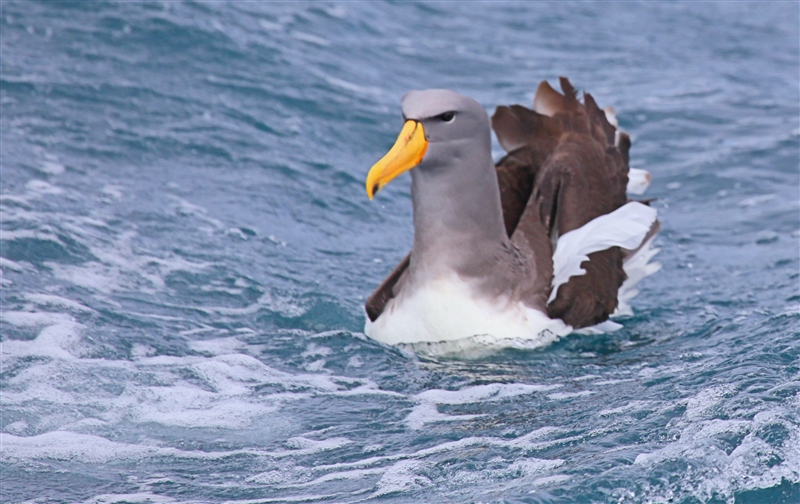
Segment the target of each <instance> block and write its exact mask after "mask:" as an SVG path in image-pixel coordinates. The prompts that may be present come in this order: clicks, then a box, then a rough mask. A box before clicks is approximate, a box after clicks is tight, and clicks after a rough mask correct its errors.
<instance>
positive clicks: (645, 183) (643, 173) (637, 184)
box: [625, 168, 653, 195]
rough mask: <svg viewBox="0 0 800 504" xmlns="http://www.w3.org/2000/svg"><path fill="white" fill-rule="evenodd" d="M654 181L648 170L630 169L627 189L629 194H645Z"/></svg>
mask: <svg viewBox="0 0 800 504" xmlns="http://www.w3.org/2000/svg"><path fill="white" fill-rule="evenodd" d="M651 180H653V177H652V175H650V173H649V172H648V171H647V170H640V169H639V168H630V169H629V170H628V187H627V188H626V189H625V190H626V191H627V192H628V193H629V194H636V195H639V194H644V192H645V191H646V190H647V188H648V187H649V186H650V181H651Z"/></svg>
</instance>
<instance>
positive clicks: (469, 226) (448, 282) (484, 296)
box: [364, 77, 659, 348]
mask: <svg viewBox="0 0 800 504" xmlns="http://www.w3.org/2000/svg"><path fill="white" fill-rule="evenodd" d="M560 83H561V88H562V92H563V94H562V93H559V92H558V91H556V90H555V89H553V88H552V87H551V86H550V85H549V84H548V83H547V81H543V82H542V83H541V84H540V85H539V87H538V89H537V90H536V93H535V96H534V100H533V109H532V110H531V109H529V108H526V107H523V106H521V105H511V106H500V107H498V108H497V109H496V111H495V113H494V115H493V116H492V118H491V121H490V119H489V116H488V114H487V112H486V111H485V110H484V108H483V107H482V106H481V105H480V104H479V103H478V102H476V101H475V100H473V99H471V98H469V97H466V96H463V95H460V94H458V93H455V92H453V91H449V90H443V89H430V90H424V91H410V92H408V93H407V94H406V95H405V96H404V97H403V99H402V113H403V119H404V121H405V123H404V126H403V128H402V130H401V132H400V135H399V137H398V138H397V141H396V143H395V144H394V146H393V147H392V148H391V149H390V150H389V152H388V153H387V154H386V155H385V156H384V157H383V158H382V159H380V160H379V161H378V162H377V163H375V165H374V166H373V167H372V168H371V169H370V170H369V173H368V175H367V179H366V190H367V196H368V197H369V199H370V200H372V198H373V197H374V196H375V193H377V192H378V191H379V190H380V189H382V188H383V187H384V186H385V185H386V184H388V183H389V182H390V181H391V180H393V179H394V178H396V177H397V176H399V175H400V174H402V173H404V172H407V171H410V174H411V200H412V205H413V223H414V241H413V246H412V249H411V252H410V253H409V254H408V255H407V256H406V257H405V258H404V259H403V260H402V261H401V262H400V264H398V265H397V267H396V268H395V269H394V270H393V271H392V272H391V273H390V274H389V276H388V277H387V278H386V279H385V280H384V281H383V283H381V284H380V286H379V287H378V288H377V289H376V290H375V292H374V293H373V294H372V295H371V296H370V297H369V298H368V299H367V302H366V306H365V308H366V312H367V320H366V325H365V330H364V332H365V333H366V334H367V336H369V337H370V338H373V339H375V340H378V341H381V342H384V343H387V344H391V345H410V346H412V347H414V346H415V345H416V346H419V345H431V344H446V345H447V344H449V345H450V347H447V348H452V345H455V346H456V348H461V347H463V346H464V345H465V344H468V343H479V344H492V345H501V346H523V347H535V346H541V345H544V344H547V343H549V342H551V341H553V340H555V339H557V338H559V337H561V336H564V335H566V334H569V333H570V332H573V331H583V332H593V331H594V332H597V331H609V330H614V329H616V328H619V327H621V326H620V325H619V324H617V323H615V322H612V321H611V320H609V317H610V316H612V315H614V314H629V313H631V310H630V305H629V304H628V302H629V301H630V298H631V297H632V296H633V295H635V294H636V290H635V289H634V285H635V283H636V282H638V281H639V280H641V279H642V278H644V277H645V276H647V275H649V274H651V273H653V272H654V271H656V270H657V269H658V267H659V265H658V264H657V263H651V262H649V261H650V259H651V258H652V256H653V255H654V254H655V253H656V252H657V249H653V248H652V247H651V245H652V241H653V238H654V236H655V234H656V232H657V231H658V226H659V224H658V220H657V215H656V211H655V209H653V208H651V207H650V206H649V205H648V204H647V202H646V201H645V202H638V201H633V200H631V199H630V198H629V197H628V196H627V193H631V194H641V193H642V192H643V191H644V189H646V187H647V185H648V184H649V181H650V175H649V174H648V173H647V172H645V171H644V170H635V169H631V168H629V166H628V164H629V158H628V150H629V148H630V145H631V141H630V137H629V136H628V135H627V134H626V133H625V132H623V131H622V130H620V129H619V128H618V127H617V121H616V117H615V116H614V113H613V109H611V108H610V107H609V108H607V109H605V110H603V109H601V108H600V107H599V106H598V105H597V103H596V102H595V101H594V99H593V98H592V96H591V95H590V94H588V93H584V94H583V103H581V102H580V101H579V100H578V98H577V92H576V90H575V88H574V87H573V86H572V85H571V83H570V82H569V80H567V79H566V78H564V77H561V78H560ZM492 129H494V131H495V134H496V136H497V139H498V141H499V143H500V145H501V146H502V147H503V148H504V149H505V150H506V152H507V155H506V156H505V157H503V158H502V159H501V160H500V161H499V162H497V163H496V164H495V163H494V161H493V160H492V156H491V154H492V153H491V130H492Z"/></svg>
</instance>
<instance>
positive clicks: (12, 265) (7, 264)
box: [0, 233, 25, 272]
mask: <svg viewBox="0 0 800 504" xmlns="http://www.w3.org/2000/svg"><path fill="white" fill-rule="evenodd" d="M3 238H5V233H3ZM0 268H2V269H9V270H11V271H17V272H22V271H25V267H24V266H23V265H22V264H20V263H18V262H14V261H12V260H10V259H6V258H5V257H0Z"/></svg>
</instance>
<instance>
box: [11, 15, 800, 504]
mask: <svg viewBox="0 0 800 504" xmlns="http://www.w3.org/2000/svg"><path fill="white" fill-rule="evenodd" d="M798 26H800V12H799V10H798V4H797V3H788V2H772V3H769V2H757V3H722V2H720V3H714V2H706V3H691V4H690V3H675V4H672V3H642V4H639V3H621V2H616V3H583V2H580V3H578V2H574V3H536V4H533V3H496V2H492V3H454V2H447V3H418V2H341V3H337V4H323V3H303V2H291V3H264V2H214V3H204V2H173V1H162V2H152V3H142V2H88V1H84V2H58V1H49V2H3V3H2V15H0V30H2V32H1V36H0V49H1V50H2V72H1V75H0V77H1V79H2V80H0V84H1V85H2V87H1V88H0V106H1V107H2V109H1V113H0V126H1V127H2V141H0V155H1V156H2V188H1V189H0V203H1V204H2V206H0V209H1V210H2V231H0V238H2V242H0V256H2V259H0V261H2V262H0V267H2V273H3V275H2V290H1V291H0V296H2V314H0V317H1V319H2V326H0V327H1V328H2V355H1V356H0V366H1V367H2V369H0V375H1V376H2V383H1V384H0V402H1V403H2V404H1V406H2V414H1V415H0V428H1V429H0V430H1V431H2V434H0V444H1V446H0V469H2V473H0V485H1V487H2V488H0V490H1V491H0V495H1V497H2V501H3V502H23V501H30V502H48V503H49V502H215V503H216V502H235V503H244V502H295V501H302V502H316V501H328V502H360V501H368V502H373V501H374V502H378V501H380V502H384V501H386V502H411V501H415V502H535V503H566V502H587V503H589V502H592V503H593V502H614V503H651V502H652V503H664V502H673V503H723V502H725V503H733V502H736V503H794V502H800V334H799V332H800V331H799V328H800V287H799V286H800V274H799V272H800V264H799V257H800V208H799V207H800V176H799V174H798V159H800V124H798V117H799V116H800V110H799V109H798V102H799V100H800V85H799V84H798V81H799V79H798V75H800V64H799V63H798V62H799V61H800V51H798V40H800V30H799V28H798ZM559 75H566V76H568V77H570V79H571V80H572V82H573V83H574V84H575V85H576V86H577V87H579V88H580V89H586V90H588V91H590V92H592V94H593V95H594V96H595V97H596V99H597V101H598V103H600V105H601V106H607V105H612V106H614V107H615V108H616V110H617V113H618V117H619V120H620V122H621V125H622V127H623V128H625V129H627V130H628V131H629V132H630V133H631V135H632V138H633V148H632V151H631V154H632V165H633V166H634V167H637V168H644V169H647V170H649V171H650V172H651V173H652V174H653V177H654V181H653V184H652V186H651V187H650V190H649V191H648V196H652V197H657V198H658V201H656V202H655V203H653V205H654V206H655V207H656V208H657V209H658V211H659V214H660V218H661V220H662V223H663V228H662V232H661V234H660V237H659V238H658V240H657V241H656V245H657V246H658V247H659V248H661V252H660V254H659V255H658V256H657V259H658V260H659V261H660V262H661V263H662V265H663V268H662V270H661V271H660V272H659V273H657V274H656V275H654V276H652V277H650V278H648V279H646V280H645V281H644V282H643V283H642V284H641V289H640V291H641V292H640V294H639V296H638V297H637V298H636V299H635V300H634V302H633V307H634V310H635V312H636V315H635V316H633V317H629V318H627V319H625V320H623V321H622V323H623V324H624V328H623V329H622V330H620V331H618V332H615V333H612V334H606V335H595V336H580V335H572V336H568V337H566V338H563V339H562V340H560V341H558V342H557V343H555V344H552V345H550V346H548V347H546V348H542V349H539V350H532V351H519V350H516V351H511V350H509V351H505V352H501V353H498V354H495V355H492V356H489V357H485V358H482V359H477V360H470V361H465V360H457V359H450V360H431V359H425V358H420V357H416V356H414V355H413V354H411V353H408V352H405V351H401V350H398V349H395V348H391V347H387V346H384V345H381V344H378V343H376V342H373V341H370V340H368V339H366V338H365V337H364V336H363V334H362V333H361V330H362V329H363V320H364V314H363V309H362V305H363V301H364V299H365V297H366V296H367V295H368V294H369V293H370V292H371V291H372V289H373V288H374V287H375V286H376V285H377V284H378V283H379V282H380V281H381V280H382V279H383V277H384V276H385V275H386V273H387V272H388V271H389V270H390V269H391V268H392V267H393V266H394V264H395V263H396V262H397V261H398V260H399V259H400V258H401V257H402V256H403V255H405V253H406V252H407V250H408V248H409V246H410V244H411V239H412V228H411V204H410V197H409V192H408V176H407V175H406V176H403V177H402V178H400V179H398V180H397V181H396V182H395V183H393V184H391V185H390V186H388V187H387V188H386V189H385V190H384V191H382V192H381V194H379V195H378V197H377V198H376V200H375V201H374V202H370V201H368V200H367V198H366V195H365V192H364V186H363V181H364V178H365V176H366V172H367V170H368V168H369V166H371V164H372V163H373V162H374V161H375V160H377V159H378V158H379V157H380V156H381V155H383V154H384V153H385V152H386V150H387V149H388V148H389V147H390V146H391V144H392V143H393V142H394V139H395V137H396V135H397V133H398V131H399V129H400V126H401V125H402V120H401V118H400V109H399V101H400V97H401V96H402V94H403V93H404V92H405V91H407V90H409V89H413V88H428V87H447V88H451V89H454V90H456V91H459V92H461V93H464V94H467V95H470V96H473V97H474V98H476V99H477V100H479V101H480V102H481V103H482V104H484V105H485V106H486V107H487V109H488V110H490V111H491V110H493V108H494V107H495V106H496V105H499V104H508V103H523V104H529V103H530V101H531V98H532V95H533V91H534V89H535V87H536V85H537V84H538V82H539V81H540V80H542V79H548V80H550V82H551V83H555V82H556V79H557V77H558V76H559ZM495 149H496V150H495V153H494V154H495V157H496V158H497V157H499V156H500V155H501V151H500V149H499V147H498V146H497V145H496V144H495Z"/></svg>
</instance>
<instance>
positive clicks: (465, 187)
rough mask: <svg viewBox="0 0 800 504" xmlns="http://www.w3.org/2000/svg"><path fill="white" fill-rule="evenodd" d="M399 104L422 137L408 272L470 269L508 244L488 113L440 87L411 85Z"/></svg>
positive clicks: (420, 273)
mask: <svg viewBox="0 0 800 504" xmlns="http://www.w3.org/2000/svg"><path fill="white" fill-rule="evenodd" d="M402 106H403V117H404V118H405V119H406V120H413V121H417V122H419V123H420V124H422V126H423V129H424V132H425V139H426V140H427V142H428V145H427V149H426V152H425V155H424V157H423V158H422V160H421V162H420V163H419V164H418V165H417V166H416V167H415V168H414V169H412V170H411V181H412V182H411V197H412V201H413V206H414V247H413V250H412V257H411V259H412V261H411V273H412V275H413V274H415V273H416V276H418V277H421V276H430V275H436V274H439V273H441V272H443V271H445V270H455V271H456V272H457V273H459V274H462V273H466V274H469V273H470V272H473V271H476V270H477V269H478V268H479V266H480V265H481V264H483V263H485V262H486V261H492V260H494V259H493V257H494V256H496V255H497V251H496V250H495V249H496V248H497V247H504V246H507V244H508V238H507V235H506V233H505V227H504V224H503V214H502V208H501V204H500V192H499V188H498V184H497V174H496V171H495V168H494V162H493V161H492V157H491V127H490V122H489V116H488V114H487V113H486V111H485V110H484V108H483V107H482V106H481V105H480V104H479V103H478V102H477V101H475V100H473V99H472V98H469V97H466V96H463V95H460V94H458V93H455V92H453V91H449V90H445V89H429V90H425V91H410V92H409V93H407V94H406V95H405V96H404V97H403V102H402ZM481 269H482V268H481Z"/></svg>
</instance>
